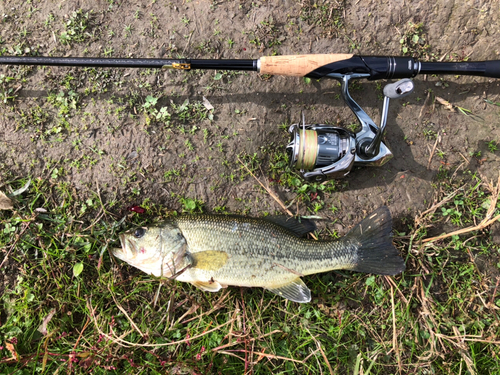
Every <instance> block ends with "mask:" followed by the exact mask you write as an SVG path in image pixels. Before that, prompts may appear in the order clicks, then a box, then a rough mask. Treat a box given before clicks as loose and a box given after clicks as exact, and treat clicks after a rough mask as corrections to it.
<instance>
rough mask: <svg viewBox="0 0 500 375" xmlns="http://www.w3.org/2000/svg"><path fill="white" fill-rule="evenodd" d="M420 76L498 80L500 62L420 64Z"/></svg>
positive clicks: (499, 76)
mask: <svg viewBox="0 0 500 375" xmlns="http://www.w3.org/2000/svg"><path fill="white" fill-rule="evenodd" d="M420 65H421V67H420V74H453V75H468V76H480V77H490V78H500V61H499V60H491V61H472V62H466V61H465V62H421V63H420Z"/></svg>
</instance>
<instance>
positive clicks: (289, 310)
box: [0, 156, 500, 374]
mask: <svg viewBox="0 0 500 375" xmlns="http://www.w3.org/2000/svg"><path fill="white" fill-rule="evenodd" d="M251 160H252V157H250V156H249V157H247V161H249V162H250V161H251ZM443 181H446V182H442V183H441V185H440V190H441V191H442V192H443V193H442V196H441V197H440V202H442V203H443V204H442V205H441V206H440V207H437V208H436V209H435V210H431V211H430V212H429V213H426V214H425V215H423V216H419V217H417V218H416V220H408V222H407V225H406V227H405V228H404V231H406V232H404V233H403V232H402V231H401V229H400V230H399V232H398V234H397V235H396V236H395V238H394V241H395V243H396V245H397V246H398V248H400V249H401V251H402V253H403V255H404V256H405V257H406V260H407V271H406V272H405V273H404V274H403V275H402V276H396V277H382V276H374V275H365V274H355V273H351V272H345V271H339V272H331V273H325V274H319V275H315V276H312V277H307V278H305V281H306V283H307V284H308V285H309V286H310V288H311V290H312V291H313V301H312V302H311V303H310V304H305V305H301V304H296V303H292V302H289V301H286V300H283V299H280V298H278V297H277V296H275V295H272V294H270V293H267V292H265V291H263V290H262V289H248V288H237V287H230V288H229V289H228V290H225V291H223V292H222V293H216V294H211V293H204V292H200V291H199V290H197V289H195V288H194V287H192V286H190V285H188V284H184V283H179V282H175V281H169V280H158V279H155V278H152V277H151V276H148V275H146V274H144V273H141V272H140V271H138V270H136V269H133V268H130V267H128V266H127V265H125V264H123V263H122V262H119V261H118V262H117V261H115V260H113V259H112V257H111V256H110V254H109V249H110V248H112V247H113V246H116V245H117V233H118V232H120V231H123V230H125V229H126V228H129V227H131V226H132V227H133V226H136V225H147V224H154V223H157V222H158V221H161V220H164V219H167V218H168V217H169V216H170V215H172V214H174V212H172V211H169V210H167V209H165V208H164V207H161V206H153V205H151V202H149V201H147V202H144V204H143V205H142V207H145V208H146V213H145V214H142V215H141V214H138V213H136V212H137V211H136V212H133V211H128V210H127V209H126V208H125V207H123V204H124V203H123V202H120V201H118V200H116V198H115V197H112V196H108V197H102V196H101V194H100V192H99V191H97V192H89V193H88V198H87V199H85V200H83V201H82V200H80V199H79V198H78V197H77V195H76V194H75V192H74V191H73V189H72V188H71V186H69V185H68V184H67V183H64V182H52V183H51V182H48V181H44V180H42V179H34V180H33V181H32V183H31V186H30V187H29V189H28V190H27V191H26V192H24V193H23V194H21V195H18V196H16V197H15V198H14V200H15V208H14V210H12V211H2V212H0V221H1V224H2V225H1V227H2V228H3V229H2V231H1V232H0V243H1V244H2V245H1V247H2V249H3V253H4V257H3V259H4V260H3V261H2V267H1V268H2V273H3V277H4V278H5V279H6V281H7V282H6V283H5V286H4V290H3V293H2V297H1V311H0V317H1V322H2V325H1V326H0V335H1V337H2V340H1V341H2V342H1V349H0V371H2V372H3V373H15V374H28V373H54V372H55V371H58V372H69V373H88V372H90V371H92V372H94V373H128V372H133V373H152V374H155V373H165V371H167V372H168V373H188V374H201V373H222V372H225V373H255V374H260V373H269V374H270V373H282V374H286V373H291V374H294V373H301V374H318V373H321V372H322V373H349V374H361V373H364V374H367V373H370V374H388V373H422V374H426V373H457V374H459V373H463V374H465V373H471V374H472V373H476V374H481V373H493V372H494V371H496V369H497V368H499V366H500V363H499V362H500V361H499V356H500V349H499V348H500V346H499V342H498V340H497V337H498V336H499V334H500V332H499V327H498V318H499V316H498V311H499V309H500V299H498V294H497V292H498V287H499V280H500V279H499V278H498V274H499V272H498V268H499V264H497V263H498V259H499V258H498V250H499V249H498V245H494V244H493V243H492V242H491V240H490V239H489V236H488V232H487V229H485V230H483V231H482V232H481V231H480V232H472V233H467V234H465V235H462V236H460V237H459V236H453V237H451V238H448V239H445V240H439V241H435V242H430V243H424V242H422V239H424V238H429V237H431V235H432V234H433V233H431V232H432V231H433V230H434V232H436V234H439V231H440V230H436V229H433V228H438V227H439V226H441V225H449V223H450V222H451V223H452V225H453V226H454V227H457V228H459V227H463V226H468V224H471V223H474V222H476V221H480V220H481V219H482V218H483V217H484V215H485V214H486V211H487V210H488V207H489V203H490V202H491V201H492V197H491V191H490V190H491V186H488V185H487V184H485V183H484V182H483V181H481V180H480V179H479V178H478V177H477V176H475V175H472V174H470V175H464V176H463V177H462V179H461V180H460V181H458V180H457V181H456V182H455V183H452V184H450V182H449V181H448V180H443ZM25 182H26V181H25V180H22V179H12V180H11V181H10V182H7V183H6V184H4V185H3V187H2V189H3V190H4V191H12V190H15V189H19V188H20V187H22V186H23V185H24V184H25ZM458 185H460V188H459V189H457V186H458ZM450 194H452V195H451V198H450ZM180 201H181V203H182V205H183V209H184V210H186V211H193V210H195V209H196V210H199V209H201V208H202V202H201V201H198V200H193V199H189V198H183V197H181V198H180ZM497 206H498V205H497ZM198 207H199V208H198ZM494 211H495V213H496V214H498V212H499V210H498V207H497V208H496V209H495V210H494ZM447 223H448V224H447ZM7 254H8V256H6V255H7ZM485 263H486V264H490V266H489V268H488V267H486V268H484V266H483V268H482V269H481V267H480V265H481V264H485ZM495 277H497V279H495ZM368 369H369V370H368ZM467 371H468V372H467Z"/></svg>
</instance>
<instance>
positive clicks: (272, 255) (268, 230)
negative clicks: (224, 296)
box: [113, 207, 405, 303]
mask: <svg viewBox="0 0 500 375" xmlns="http://www.w3.org/2000/svg"><path fill="white" fill-rule="evenodd" d="M312 227H313V228H314V225H312ZM311 229H312V228H311V223H304V222H302V223H300V222H298V221H297V220H295V219H287V218H285V217H273V218H270V219H267V218H265V219H256V218H248V217H242V216H228V215H185V216H180V217H178V218H175V219H174V220H173V221H170V222H167V223H165V224H163V225H161V226H158V227H147V228H137V229H135V230H132V231H128V232H125V233H123V234H121V235H120V241H121V245H122V248H121V249H115V250H113V254H114V256H115V257H117V258H119V259H121V260H123V261H125V262H127V263H129V264H130V265H132V266H134V267H137V268H139V269H140V270H142V271H144V272H146V273H148V274H151V275H154V276H159V277H168V278H174V279H176V280H178V281H185V282H189V283H191V284H193V285H195V286H197V287H198V288H200V289H202V290H206V291H210V292H217V291H219V290H220V289H221V288H225V287H227V286H228V285H236V286H246V287H262V288H265V289H267V290H269V291H270V292H273V293H276V294H278V295H280V296H282V297H284V298H287V299H289V300H292V301H295V302H302V303H304V302H309V301H310V300H311V292H310V290H309V288H308V287H307V286H306V285H305V284H304V282H303V281H302V279H301V277H302V276H306V275H311V274H315V273H320V272H327V271H331V270H336V269H346V270H352V271H360V272H367V273H375V274H379V275H395V274H398V273H400V272H402V271H404V269H405V264H404V261H403V259H402V258H401V257H400V256H399V253H398V251H397V250H396V248H395V247H394V246H393V244H392V240H391V230H392V219H391V215H390V212H389V209H388V208H387V207H381V208H379V209H377V210H376V211H375V212H373V213H372V214H371V215H369V216H368V217H366V218H365V219H364V220H363V221H361V222H360V223H359V224H358V225H356V226H355V227H354V228H353V229H352V230H351V231H350V232H349V233H348V234H347V235H346V236H344V237H343V238H341V239H340V240H331V241H314V240H310V239H306V238H303V237H302V236H303V235H304V234H306V233H307V232H309V231H311Z"/></svg>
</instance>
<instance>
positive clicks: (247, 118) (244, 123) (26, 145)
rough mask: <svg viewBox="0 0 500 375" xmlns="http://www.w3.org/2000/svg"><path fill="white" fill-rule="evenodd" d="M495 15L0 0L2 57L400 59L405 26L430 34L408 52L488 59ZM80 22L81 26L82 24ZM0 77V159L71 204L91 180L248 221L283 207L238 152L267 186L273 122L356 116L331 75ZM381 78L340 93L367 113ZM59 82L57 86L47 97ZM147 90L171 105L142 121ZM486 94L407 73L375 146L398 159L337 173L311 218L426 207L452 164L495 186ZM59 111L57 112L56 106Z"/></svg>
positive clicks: (100, 186)
mask: <svg viewBox="0 0 500 375" xmlns="http://www.w3.org/2000/svg"><path fill="white" fill-rule="evenodd" d="M325 4H326V8H325V7H323V5H325ZM498 11H499V8H498V4H497V3H496V1H493V0H470V1H464V0H460V1H458V0H436V1H434V2H432V3H429V2H428V1H423V0H421V1H411V2H409V1H378V0H377V1H375V0H372V1H370V0H365V1H346V2H345V3H343V2H340V1H339V2H334V1H332V2H330V3H318V4H316V5H315V4H313V3H312V2H308V1H302V2H300V1H292V0H285V1H275V0H270V1H254V2H250V1H175V0H174V1H163V0H158V1H144V2H140V1H127V2H120V1H113V0H109V1H94V2H92V6H90V5H89V3H86V2H71V1H61V2H52V1H50V2H45V1H41V2H37V1H35V2H30V3H28V2H22V3H20V2H19V1H3V2H2V3H1V4H0V16H1V17H2V21H1V24H2V27H1V30H0V37H1V41H2V44H0V49H2V48H3V49H4V52H3V53H4V54H6V55H9V54H26V53H27V54H38V55H44V56H73V57H76V56H101V57H105V56H109V57H150V58H153V57H154V58H170V57H172V58H178V57H189V58H221V59H230V58H238V59H240V58H241V59H250V58H252V59H254V58H258V57H260V56H264V55H272V54H279V55H286V54H305V53H355V54H361V55H402V54H403V51H402V47H404V46H405V45H406V44H407V42H405V41H404V42H403V43H402V42H401V40H402V39H404V38H405V35H407V33H409V34H408V35H410V36H411V35H413V34H412V30H416V29H415V26H414V25H418V24H420V23H421V29H419V31H418V32H416V31H414V32H413V33H414V34H415V33H417V34H418V36H419V40H420V41H423V40H424V39H425V42H424V43H422V44H419V45H418V46H413V47H412V46H409V47H410V49H409V53H414V54H415V55H418V56H419V57H420V58H422V59H435V60H442V61H450V60H453V61H460V60H465V59H469V60H472V61H474V60H483V59H484V60H491V59H499V58H500V57H499V53H500V41H499V39H498V32H499V27H500V20H499V18H498ZM74 12H77V13H74ZM78 12H79V13H78ZM78 17H79V18H78ZM79 25H84V26H85V30H80V31H78V27H79ZM75 29H76V30H77V34H76V35H74V36H72V35H71V34H70V31H71V30H75ZM68 35H69V37H68ZM65 38H66V39H65ZM68 38H69V40H68ZM72 38H73V39H72ZM78 38H80V39H78ZM64 41H66V43H63V42H64ZM218 73H219V74H218ZM0 74H4V75H5V76H6V77H10V76H15V77H22V79H16V80H15V81H14V82H10V81H5V80H4V81H3V83H2V85H3V86H2V87H3V89H2V90H3V92H4V93H5V92H7V90H8V89H13V90H12V91H11V94H13V95H15V96H16V98H15V99H14V100H5V101H6V103H4V104H2V110H1V113H0V164H1V167H2V169H3V170H4V171H9V173H10V175H11V176H14V177H22V176H31V177H32V178H42V179H47V180H51V179H52V180H54V181H67V182H68V183H69V184H70V185H71V186H74V187H76V189H77V191H78V194H81V196H82V199H85V197H86V196H88V195H89V194H90V193H91V192H95V191H98V190H99V191H100V192H101V194H102V195H103V197H104V199H108V200H110V199H118V200H119V202H121V205H119V206H115V209H116V210H117V211H118V212H117V214H120V213H122V212H123V211H124V210H125V207H127V206H129V205H131V204H141V203H142V202H144V200H146V199H149V201H150V202H154V203H157V204H162V205H164V206H166V207H171V208H172V209H179V208H180V207H181V203H180V201H179V199H180V197H184V198H191V199H197V200H199V201H202V202H203V203H204V207H205V210H206V211H213V210H215V209H216V208H220V207H225V209H226V211H228V212H243V213H245V214H251V215H254V216H258V215H261V214H262V213H263V212H274V211H280V207H279V206H278V205H277V204H276V202H275V201H274V200H273V199H272V198H271V197H270V196H269V194H267V193H266V192H265V191H263V190H261V189H260V188H259V187H258V185H257V183H256V181H255V180H254V179H253V178H252V177H251V176H248V175H246V176H244V174H245V173H244V170H243V169H242V166H241V164H240V163H239V162H238V160H237V156H238V155H239V156H240V157H241V158H243V159H244V160H246V161H248V160H250V159H249V158H250V157H251V156H252V155H254V154H256V156H257V159H258V160H259V162H260V167H259V168H256V169H255V173H256V174H257V177H259V178H260V179H261V180H263V181H268V182H269V180H270V179H274V180H276V179H279V178H280V173H279V172H276V171H273V172H271V170H270V165H271V163H272V162H273V161H272V155H275V154H276V153H277V152H281V151H280V150H283V149H284V147H285V145H286V143H287V141H288V133H287V131H286V127H285V126H280V125H283V124H285V125H289V124H291V123H294V122H298V120H299V119H300V116H301V111H304V113H305V116H306V119H307V121H308V122H309V123H329V124H334V125H339V126H348V125H350V124H352V123H355V118H354V116H353V115H352V113H351V112H350V110H349V108H347V107H346V105H345V104H344V103H343V102H342V100H341V99H339V94H340V90H339V87H338V84H337V82H336V81H334V80H328V79H324V80H321V81H315V80H313V81H312V82H306V81H305V80H304V79H303V78H296V77H277V76H275V77H264V76H259V75H258V74H257V73H253V72H248V73H238V74H229V73H227V72H214V71H201V72H183V71H161V70H155V71H152V70H142V71H141V70H137V69H82V68H72V67H45V68H38V67H19V66H2V67H0ZM217 74H218V75H217ZM383 84H385V82H382V86H380V85H377V82H368V81H359V82H358V83H357V84H356V85H355V86H354V87H353V88H351V94H352V96H353V97H354V99H355V100H356V101H358V102H359V104H360V105H361V107H362V108H364V109H365V110H366V112H367V113H368V114H369V115H370V116H372V117H373V118H374V119H375V121H376V122H378V121H379V120H380V111H381V106H382V97H381V87H383ZM60 92H62V93H63V96H61V97H59V99H57V94H58V93H60ZM148 96H153V97H155V98H158V102H157V103H156V108H157V109H160V108H162V107H167V108H168V111H169V112H170V113H171V114H172V121H171V123H170V124H169V125H166V124H165V123H164V122H161V121H155V120H152V121H148V119H147V116H146V113H145V112H146V110H145V108H146V107H145V106H144V105H145V104H146V103H147V102H148ZM435 96H439V97H441V98H443V99H445V100H446V101H448V102H449V103H451V104H453V105H454V106H457V107H462V108H465V109H468V110H470V111H471V112H472V114H473V116H467V115H465V114H463V113H461V112H460V111H457V110H456V111H455V112H451V111H450V110H448V109H447V108H446V107H444V106H442V105H440V104H438V103H437V102H435V101H434V100H433V98H434V97H435ZM203 97H205V98H206V99H207V100H208V101H209V102H210V103H211V105H212V106H213V107H214V110H213V111H212V112H213V120H210V119H208V118H205V119H201V120H200V119H196V118H192V119H189V120H187V121H186V122H182V121H181V120H180V119H179V118H178V116H176V110H175V109H174V106H175V105H176V106H181V105H182V104H183V103H185V101H186V100H189V102H190V103H191V104H193V103H194V104H196V103H202V101H203ZM428 97H429V99H427V98H428ZM75 98H76V99H75ZM2 99H3V98H2ZM73 99H74V101H72V100H73ZM485 99H488V100H490V101H491V102H494V103H496V102H500V81H499V80H495V79H487V78H480V77H455V76H442V77H435V76H418V77H417V78H416V79H415V91H414V93H413V94H412V95H411V96H408V97H406V98H404V99H401V100H393V101H391V104H390V110H389V116H388V124H387V130H386V138H385V141H386V143H387V145H388V146H389V148H390V149H391V150H392V153H393V154H394V158H393V159H392V160H391V161H390V162H388V163H387V164H386V165H384V166H382V167H380V168H356V169H354V170H353V171H352V172H351V174H350V175H349V176H347V177H346V178H345V179H344V180H342V181H341V182H338V184H337V189H336V191H334V192H332V193H325V194H323V195H322V197H321V198H322V199H323V200H324V202H325V203H326V204H325V209H323V210H320V211H319V213H318V215H320V216H324V217H328V218H331V219H333V218H335V219H336V220H337V226H336V229H337V230H338V231H339V232H341V234H342V232H343V231H346V230H347V229H348V228H349V227H351V226H352V225H354V224H355V223H356V222H357V221H359V220H360V219H361V218H362V217H363V216H365V215H366V214H367V213H369V212H370V211H372V210H374V209H375V208H377V207H378V206H380V205H383V204H387V205H388V206H389V207H390V210H391V212H392V214H393V216H394V217H395V220H396V227H397V226H398V225H399V224H400V222H401V220H404V219H405V218H413V217H414V216H415V214H417V213H418V212H419V211H422V210H424V209H426V208H428V206H429V203H430V202H432V200H433V198H434V197H435V195H436V191H435V188H434V186H433V181H435V179H436V175H437V173H438V172H439V170H440V169H443V168H445V169H450V170H452V169H454V168H456V167H459V169H461V170H462V171H464V170H470V171H472V172H473V173H476V172H477V173H478V174H480V175H481V176H484V178H487V179H488V180H490V179H494V180H496V178H497V174H498V169H499V165H500V151H495V150H494V149H493V148H491V147H488V144H491V143H490V142H493V143H492V144H496V143H495V142H498V141H500V126H499V125H500V116H499V111H500V108H499V107H498V106H496V105H493V104H488V103H487V102H486V101H485ZM61 105H62V106H66V107H67V108H68V111H67V113H61V112H63V110H62V109H61V108H62V107H61ZM193 108H194V107H193ZM37 111H38V112H37ZM60 111H61V112H60ZM192 111H193V113H192V114H193V116H194V115H195V109H193V110H192ZM205 113H206V111H205ZM194 127H196V128H194ZM433 149H434V152H432V150H433ZM492 150H493V151H492ZM245 155H246V156H245ZM431 155H432V157H431ZM169 171H171V173H170V175H169V176H166V175H165V174H166V173H167V175H168V172H169ZM172 176H173V177H172ZM240 176H244V177H242V178H240ZM4 182H5V181H4ZM271 188H272V189H273V190H274V191H276V193H277V194H278V196H279V197H280V198H281V199H282V200H283V201H285V202H290V201H291V200H292V199H293V198H295V196H296V194H295V193H292V192H291V191H290V189H289V188H288V187H287V186H283V185H279V184H272V185H271ZM308 205H310V204H309V203H308V202H299V204H298V205H297V206H295V204H294V205H293V207H294V210H296V209H298V213H299V214H308V213H310V212H309V211H308V209H307V207H308ZM332 205H334V206H336V207H337V208H339V210H337V211H336V213H335V214H333V213H331V211H329V210H327V209H326V208H328V207H331V206H332ZM120 210H121V211H120ZM294 213H295V212H294Z"/></svg>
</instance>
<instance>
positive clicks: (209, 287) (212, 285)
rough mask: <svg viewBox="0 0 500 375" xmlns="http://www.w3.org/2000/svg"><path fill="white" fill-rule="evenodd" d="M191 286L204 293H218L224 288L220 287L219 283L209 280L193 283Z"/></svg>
mask: <svg viewBox="0 0 500 375" xmlns="http://www.w3.org/2000/svg"><path fill="white" fill-rule="evenodd" d="M192 284H193V285H194V286H195V287H197V288H199V289H201V290H204V291H206V292H218V291H219V290H221V289H222V288H225V286H222V285H221V284H220V283H219V282H217V281H215V280H210V281H193V282H192Z"/></svg>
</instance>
